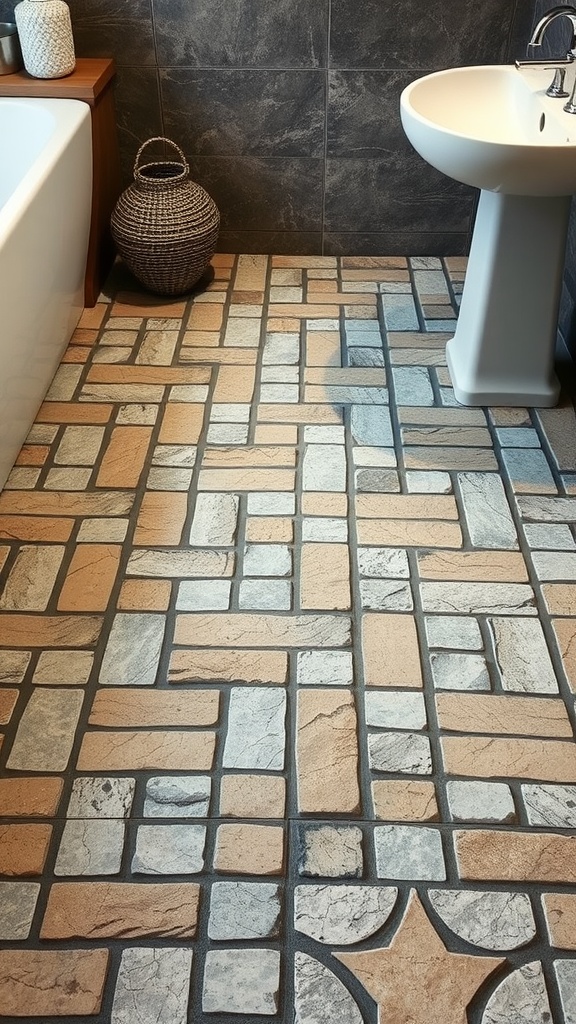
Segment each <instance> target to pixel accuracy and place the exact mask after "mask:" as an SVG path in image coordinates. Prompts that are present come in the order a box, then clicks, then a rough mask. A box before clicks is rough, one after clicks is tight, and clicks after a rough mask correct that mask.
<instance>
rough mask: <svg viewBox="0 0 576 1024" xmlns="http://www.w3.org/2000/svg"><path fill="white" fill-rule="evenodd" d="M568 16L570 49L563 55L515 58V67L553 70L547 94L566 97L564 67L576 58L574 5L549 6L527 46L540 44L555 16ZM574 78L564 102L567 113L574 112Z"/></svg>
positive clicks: (575, 110) (575, 102)
mask: <svg viewBox="0 0 576 1024" xmlns="http://www.w3.org/2000/svg"><path fill="white" fill-rule="evenodd" d="M562 17H564V18H568V20H569V21H570V22H571V25H572V36H571V40H570V49H569V50H568V53H567V54H566V56H565V57H558V58H557V59H551V60H517V61H516V67H517V68H538V67H543V68H549V69H550V70H551V71H552V70H554V79H553V81H552V83H551V84H550V85H549V86H548V89H547V90H546V95H547V96H556V97H566V96H568V93H567V92H566V91H565V89H564V76H565V74H566V67H567V66H569V65H570V64H572V63H573V62H574V60H575V59H576V7H572V6H571V5H570V4H563V5H559V6H558V7H551V8H550V10H549V11H547V12H546V14H545V15H544V16H543V17H542V18H541V19H540V21H539V22H538V24H537V25H536V28H535V29H534V31H533V33H532V36H531V38H530V40H529V42H528V46H542V41H543V39H544V36H545V34H546V31H547V29H548V27H549V26H550V25H551V24H552V22H554V21H556V19H557V18H562ZM575 93H576V80H575V81H574V86H573V88H572V94H571V96H570V99H569V100H568V102H567V103H565V104H564V110H565V111H566V112H567V113H568V114H576V97H575Z"/></svg>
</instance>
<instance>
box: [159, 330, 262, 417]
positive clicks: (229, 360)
mask: <svg viewBox="0 0 576 1024" xmlns="http://www.w3.org/2000/svg"><path fill="white" fill-rule="evenodd" d="M215 337H218V336H217V335H216V336H215ZM215 344H218V342H217V341H216V342H215ZM257 355H258V353H257V351H256V350H255V349H251V348H200V347H198V346H194V348H192V347H191V346H190V345H183V346H182V348H181V349H180V354H179V356H178V359H179V361H180V362H181V363H216V364H223V365H227V364H232V365H236V366H240V365H245V366H250V365H253V364H254V363H255V362H256V357H257ZM218 400H219V401H224V399H218ZM234 401H237V399H234Z"/></svg>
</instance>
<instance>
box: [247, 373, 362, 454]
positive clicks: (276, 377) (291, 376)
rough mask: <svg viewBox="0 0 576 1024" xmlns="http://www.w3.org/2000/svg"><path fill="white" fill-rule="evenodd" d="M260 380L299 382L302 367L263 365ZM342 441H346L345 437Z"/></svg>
mask: <svg viewBox="0 0 576 1024" xmlns="http://www.w3.org/2000/svg"><path fill="white" fill-rule="evenodd" d="M260 380H261V381H262V383H263V384H264V383H266V384H298V383H299V381H300V367H299V366H263V367H262V370H261V373H260ZM260 401H261V402H262V401H264V399H263V398H262V396H260ZM327 429H330V428H327ZM336 429H337V428H336ZM340 429H342V428H340ZM304 430H305V431H306V430H307V427H304ZM342 443H344V440H343V439H342Z"/></svg>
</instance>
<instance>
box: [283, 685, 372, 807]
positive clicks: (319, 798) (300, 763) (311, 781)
mask: <svg viewBox="0 0 576 1024" xmlns="http://www.w3.org/2000/svg"><path fill="white" fill-rule="evenodd" d="M297 700H298V711H297V715H298V718H297V726H296V729H297V735H296V770H297V785H298V808H299V810H300V812H301V813H311V814H326V813H334V814H340V813H342V814H353V813H354V812H355V811H358V810H359V807H360V789H359V784H358V723H357V718H356V708H355V705H354V697H353V695H352V693H351V691H350V690H341V689H339V688H338V689H324V690H322V689H318V690H316V689H310V690H300V691H299V693H298V698H297Z"/></svg>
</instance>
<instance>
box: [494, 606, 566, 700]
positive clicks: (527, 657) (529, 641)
mask: <svg viewBox="0 0 576 1024" xmlns="http://www.w3.org/2000/svg"><path fill="white" fill-rule="evenodd" d="M489 625H490V631H491V633H492V637H493V642H494V650H495V654H496V663H497V665H498V669H499V671H500V677H501V680H502V686H503V687H504V689H505V690H520V691H524V692H526V693H557V692H558V683H557V680H556V675H555V672H554V669H553V667H552V662H551V660H550V654H549V652H548V647H547V645H546V640H545V639H544V633H543V631H542V626H541V624H540V622H537V621H534V622H532V621H527V620H520V619H510V618H494V619H489Z"/></svg>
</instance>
